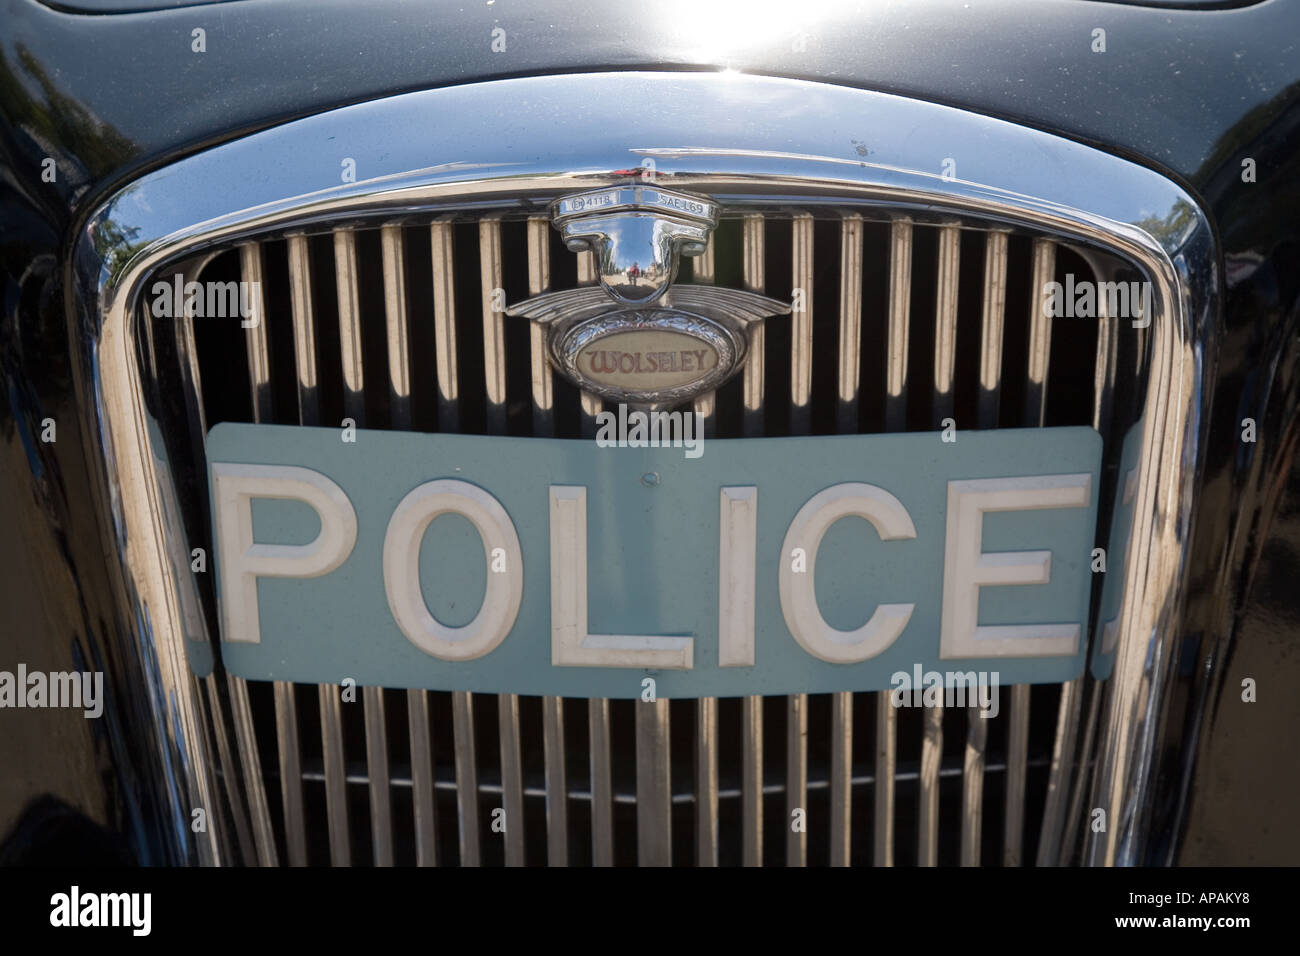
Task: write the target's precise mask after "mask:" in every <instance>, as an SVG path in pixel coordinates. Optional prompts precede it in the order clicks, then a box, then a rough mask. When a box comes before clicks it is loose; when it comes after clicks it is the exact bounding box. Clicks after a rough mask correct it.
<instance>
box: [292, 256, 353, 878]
mask: <svg viewBox="0 0 1300 956" xmlns="http://www.w3.org/2000/svg"><path fill="white" fill-rule="evenodd" d="M287 239H288V246H289V304H290V313H291V315H292V318H293V348H294V368H295V371H296V373H297V379H298V387H297V391H298V422H299V424H301V425H319V424H320V402H319V396H318V394H317V391H316V389H317V379H316V324H315V323H316V319H315V313H314V312H313V306H312V283H311V250H310V247H309V246H308V243H307V237H306V236H305V235H303V234H301V233H294V234H292V235H290V236H288V237H287ZM316 690H317V696H318V698H319V702H320V724H321V728H320V733H321V751H322V754H323V757H324V771H325V815H326V819H327V830H328V832H329V842H330V862H331V864H333V865H334V866H349V865H350V864H351V861H352V851H351V847H350V845H349V842H348V819H347V817H348V806H347V780H346V779H345V765H344V755H343V720H342V714H341V713H340V712H339V689H338V687H337V686H336V685H334V684H319V685H317V688H316Z"/></svg>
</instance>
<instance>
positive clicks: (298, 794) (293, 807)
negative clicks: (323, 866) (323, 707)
mask: <svg viewBox="0 0 1300 956" xmlns="http://www.w3.org/2000/svg"><path fill="white" fill-rule="evenodd" d="M272 687H274V689H275V730H276V740H277V741H279V748H278V749H279V757H280V799H281V800H282V801H283V806H284V837H285V848H286V849H287V850H288V851H289V865H290V866H306V865H307V829H306V820H305V819H304V817H303V805H302V747H301V744H300V743H299V742H298V703H297V694H296V692H295V691H294V687H293V684H291V683H290V682H289V681H283V680H278V681H275V682H274V683H273V684H272Z"/></svg>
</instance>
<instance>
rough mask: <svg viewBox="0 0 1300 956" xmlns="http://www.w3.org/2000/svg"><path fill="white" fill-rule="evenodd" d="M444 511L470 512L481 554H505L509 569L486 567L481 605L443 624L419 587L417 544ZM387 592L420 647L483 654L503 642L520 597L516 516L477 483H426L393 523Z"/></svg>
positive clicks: (448, 655)
mask: <svg viewBox="0 0 1300 956" xmlns="http://www.w3.org/2000/svg"><path fill="white" fill-rule="evenodd" d="M444 514H458V515H462V516H463V517H465V518H467V519H468V520H469V521H470V523H471V524H473V525H474V527H475V528H476V529H477V530H478V533H479V537H481V538H482V539H483V552H484V554H486V555H490V554H492V552H493V550H495V549H496V548H501V549H502V550H504V551H505V554H506V568H507V570H506V571H505V572H504V573H497V574H493V573H491V569H490V568H488V569H487V572H488V573H487V589H486V591H485V592H484V594H483V605H482V607H480V608H479V612H478V614H477V615H475V617H474V620H472V621H470V622H469V623H468V624H466V625H464V626H463V627H448V626H447V625H445V624H440V623H439V622H438V620H437V619H436V618H435V617H434V616H433V615H432V614H430V613H429V606H428V605H427V604H426V603H425V601H424V594H423V592H422V591H421V589H420V543H421V542H422V541H423V540H424V532H425V531H426V530H427V529H428V527H429V524H430V523H431V522H432V521H433V519H434V518H437V517H438V516H439V515H444ZM384 591H385V592H386V593H387V595H388V608H389V610H391V611H392V612H393V620H395V621H396V622H397V626H398V627H399V628H401V630H402V633H403V634H405V635H406V638H407V640H409V641H410V642H411V643H412V644H414V645H415V646H416V647H418V648H419V649H420V650H422V651H424V652H425V653H426V654H429V655H431V656H433V657H437V658H440V659H442V660H448V661H468V660H473V659H474V658H476V657H482V656H483V655H484V654H487V653H488V652H490V651H492V650H494V649H495V648H496V646H497V645H498V644H500V643H501V642H502V641H503V640H505V638H506V635H507V634H509V633H510V629H511V628H512V627H514V624H515V618H517V617H518V616H519V605H520V603H521V602H522V601H523V595H524V574H523V560H522V557H521V555H520V551H519V535H518V534H517V533H516V532H515V524H514V522H513V521H511V520H510V515H508V514H506V509H505V508H503V507H501V502H499V501H497V500H496V498H494V497H492V495H490V494H488V493H487V492H486V491H484V490H483V489H482V488H479V487H478V486H477V485H471V484H470V483H469V482H466V481H457V480H455V479H453V478H440V479H438V480H437V481H426V482H425V483H424V484H422V485H420V486H418V487H417V488H415V489H414V490H413V491H411V493H410V494H408V495H407V496H406V497H405V498H403V499H402V500H401V503H400V504H398V506H397V508H396V509H395V510H394V511H393V516H392V518H390V519H389V521H388V531H387V533H386V534H385V535H384Z"/></svg>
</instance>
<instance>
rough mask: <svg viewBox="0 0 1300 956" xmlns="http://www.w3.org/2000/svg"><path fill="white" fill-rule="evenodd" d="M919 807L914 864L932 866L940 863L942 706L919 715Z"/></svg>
mask: <svg viewBox="0 0 1300 956" xmlns="http://www.w3.org/2000/svg"><path fill="white" fill-rule="evenodd" d="M922 716H923V719H924V722H925V723H924V727H923V729H922V736H921V774H920V785H921V808H920V819H919V820H918V821H917V838H916V862H917V865H918V866H935V865H936V864H938V862H939V769H940V763H941V761H942V759H943V706H942V705H936V706H934V707H926V708H924V709H923V713H922Z"/></svg>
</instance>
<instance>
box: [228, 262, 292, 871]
mask: <svg viewBox="0 0 1300 956" xmlns="http://www.w3.org/2000/svg"><path fill="white" fill-rule="evenodd" d="M239 269H240V279H241V280H242V281H243V282H245V283H247V284H248V288H249V290H250V296H249V305H250V306H251V309H250V312H251V315H249V316H248V319H249V320H251V324H250V325H248V326H247V328H246V331H247V333H248V335H247V345H248V380H249V385H250V388H251V390H252V399H253V421H254V422H265V421H271V420H272V409H271V351H270V346H269V344H268V338H267V330H266V301H265V297H264V296H263V293H262V281H263V279H262V246H261V244H260V243H256V242H245V243H241V244H240V246H239ZM272 686H273V688H274V693H275V734H276V742H277V748H276V749H277V755H278V757H279V761H280V798H281V806H282V808H283V818H284V833H285V848H286V849H287V850H288V854H289V865H290V866H306V865H307V831H306V823H305V821H304V819H303V804H302V749H301V746H300V744H299V742H298V711H297V707H296V705H295V702H294V690H293V684H291V683H289V682H288V681H275V682H273V684H272Z"/></svg>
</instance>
